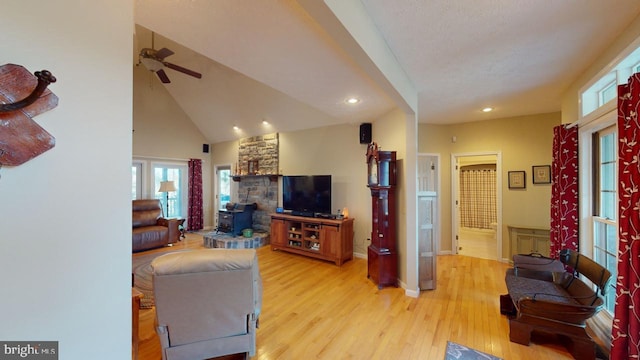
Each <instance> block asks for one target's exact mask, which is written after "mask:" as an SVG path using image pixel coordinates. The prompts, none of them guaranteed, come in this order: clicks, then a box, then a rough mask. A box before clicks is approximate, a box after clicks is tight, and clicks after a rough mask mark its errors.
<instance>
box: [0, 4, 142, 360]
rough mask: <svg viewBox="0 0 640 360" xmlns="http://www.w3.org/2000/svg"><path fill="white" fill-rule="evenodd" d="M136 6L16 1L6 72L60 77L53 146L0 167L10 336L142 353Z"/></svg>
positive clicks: (2, 33) (91, 351)
mask: <svg viewBox="0 0 640 360" xmlns="http://www.w3.org/2000/svg"><path fill="white" fill-rule="evenodd" d="M132 33H133V4H132V1H131V0H110V1H98V2H95V1H91V2H88V1H77V0H76V1H73V0H56V1H36V0H5V1H3V2H2V11H1V12H0V64H6V63H15V64H19V65H23V66H25V67H26V68H27V69H29V70H30V71H31V72H33V71H37V70H42V69H47V70H50V71H51V72H52V73H53V74H54V76H56V77H57V78H58V82H56V83H55V84H52V85H51V86H50V89H51V90H52V91H53V92H54V93H55V94H56V95H57V96H58V97H59V99H60V101H59V105H58V107H57V108H55V109H53V110H51V111H49V112H47V113H44V114H41V115H39V116H37V117H36V118H35V121H36V122H37V123H39V124H40V125H41V126H42V127H44V128H45V129H46V130H47V131H48V132H50V133H51V134H52V135H53V136H54V137H55V138H56V146H55V148H53V149H52V150H50V151H48V152H46V153H44V154H43V155H40V156H38V157H37V158H35V159H33V160H31V161H29V162H27V163H25V164H23V165H20V166H17V167H2V169H0V199H2V200H1V205H0V246H1V248H2V251H0V264H1V265H0V266H1V270H2V271H1V275H0V277H1V279H0V281H1V283H2V295H1V296H0V319H2V321H1V322H2V325H1V326H0V339H1V340H14V341H19V340H25V341H27V340H34V341H35V340H40V341H41V340H52V341H59V342H60V343H59V344H60V358H61V359H126V358H128V357H129V356H130V351H131V295H130V294H131V215H130V211H131V208H130V207H131V201H130V186H131V173H130V163H131V113H132V106H131V99H132V79H131V78H132V75H131V71H132V59H133V54H132V46H131V42H132Z"/></svg>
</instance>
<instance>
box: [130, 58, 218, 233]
mask: <svg viewBox="0 0 640 360" xmlns="http://www.w3.org/2000/svg"><path fill="white" fill-rule="evenodd" d="M167 86H171V85H170V84H169V85H167ZM203 144H208V141H207V139H206V138H205V137H204V135H202V133H201V132H200V130H199V129H198V128H197V127H196V126H195V125H194V123H193V122H192V121H191V119H190V118H189V117H188V116H187V114H185V113H184V111H182V109H181V108H180V106H179V105H178V104H177V103H176V102H175V100H174V99H173V97H172V96H171V95H170V94H169V92H168V91H167V89H166V88H165V85H163V84H162V83H161V82H160V80H158V77H157V76H156V75H155V74H153V73H151V72H149V71H147V70H146V68H145V67H144V66H137V67H136V66H134V68H133V156H134V157H141V158H151V159H168V160H175V159H180V160H181V161H183V162H184V163H185V165H186V162H187V161H188V160H189V159H191V158H193V159H202V198H203V199H202V204H203V211H204V214H203V215H204V226H205V228H208V227H211V226H213V211H212V207H213V206H214V203H215V201H214V199H213V193H214V191H213V184H214V183H213V181H212V179H213V178H212V174H213V172H212V167H211V156H212V152H211V151H210V152H209V153H204V152H202V145H203ZM155 190H157V189H149V191H151V192H153V191H155Z"/></svg>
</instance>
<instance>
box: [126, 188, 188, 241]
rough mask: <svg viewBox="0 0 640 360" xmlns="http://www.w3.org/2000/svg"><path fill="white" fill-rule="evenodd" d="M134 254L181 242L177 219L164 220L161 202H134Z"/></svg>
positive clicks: (153, 200) (150, 200) (148, 200)
mask: <svg viewBox="0 0 640 360" xmlns="http://www.w3.org/2000/svg"><path fill="white" fill-rule="evenodd" d="M132 216H133V230H132V240H133V247H132V249H133V252H138V251H144V250H149V249H154V248H158V247H163V246H167V245H168V244H173V243H175V242H177V241H178V240H180V231H179V230H178V220H177V219H164V218H163V217H162V205H161V204H160V200H157V199H145V200H133V203H132Z"/></svg>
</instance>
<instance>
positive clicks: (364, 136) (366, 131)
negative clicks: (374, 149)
mask: <svg viewBox="0 0 640 360" xmlns="http://www.w3.org/2000/svg"><path fill="white" fill-rule="evenodd" d="M360 144H371V123H362V124H360Z"/></svg>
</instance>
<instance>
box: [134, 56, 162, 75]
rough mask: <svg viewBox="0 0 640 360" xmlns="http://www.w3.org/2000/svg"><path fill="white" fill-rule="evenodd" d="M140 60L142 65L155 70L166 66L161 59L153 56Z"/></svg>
mask: <svg viewBox="0 0 640 360" xmlns="http://www.w3.org/2000/svg"><path fill="white" fill-rule="evenodd" d="M140 62H142V65H144V67H146V68H147V69H149V71H153V72H155V71H158V70H160V69H162V68H163V66H164V65H163V64H162V63H161V62H160V61H158V60H155V59H151V58H142V59H140Z"/></svg>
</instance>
